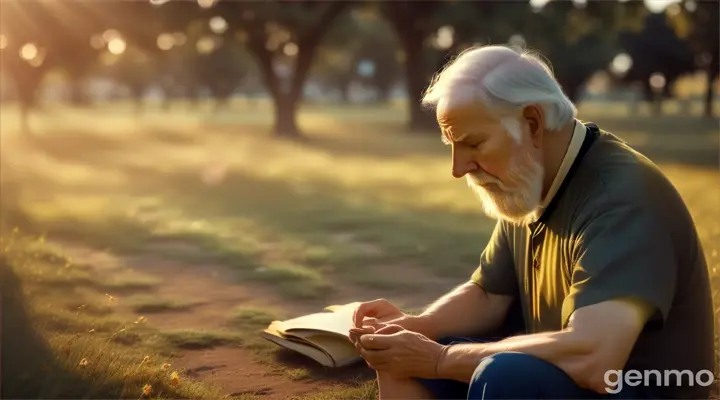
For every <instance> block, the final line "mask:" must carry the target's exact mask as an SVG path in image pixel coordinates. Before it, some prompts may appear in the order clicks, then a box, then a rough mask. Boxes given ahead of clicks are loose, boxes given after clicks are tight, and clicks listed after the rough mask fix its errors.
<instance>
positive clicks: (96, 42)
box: [90, 35, 105, 50]
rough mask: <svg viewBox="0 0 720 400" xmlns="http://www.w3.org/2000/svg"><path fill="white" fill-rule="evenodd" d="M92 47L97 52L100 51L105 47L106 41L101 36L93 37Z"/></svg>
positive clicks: (91, 38)
mask: <svg viewBox="0 0 720 400" xmlns="http://www.w3.org/2000/svg"><path fill="white" fill-rule="evenodd" d="M90 47H92V48H93V49H95V50H100V49H102V48H104V47H105V40H103V38H102V36H101V35H92V36H91V37H90Z"/></svg>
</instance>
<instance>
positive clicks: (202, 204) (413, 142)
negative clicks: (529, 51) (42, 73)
mask: <svg viewBox="0 0 720 400" xmlns="http://www.w3.org/2000/svg"><path fill="white" fill-rule="evenodd" d="M232 107H233V108H232V109H231V110H229V111H223V112H221V113H218V114H210V113H192V112H187V111H184V106H183V105H177V106H176V107H174V109H173V110H172V111H171V112H170V113H162V112H159V111H156V110H154V109H151V110H150V111H148V113H147V114H146V115H144V116H141V117H137V118H136V117H133V116H132V114H131V113H130V109H129V108H127V107H125V106H123V105H112V106H110V105H107V106H100V107H98V108H97V109H96V110H76V109H69V108H63V107H59V106H52V105H51V106H48V107H47V108H46V110H45V111H44V112H43V113H42V114H39V115H37V116H35V117H33V120H32V126H33V128H34V131H35V132H34V134H33V135H32V137H25V138H23V137H22V135H20V134H18V133H17V132H16V127H17V126H16V125H15V123H14V122H12V115H13V114H12V113H13V109H12V108H11V107H7V108H4V109H3V118H2V119H1V121H0V124H1V125H0V127H2V130H3V132H2V135H1V136H0V140H2V147H0V149H1V151H2V160H1V162H2V169H1V170H0V177H1V178H2V184H3V190H2V201H3V215H2V216H3V218H2V221H0V222H2V225H3V228H4V235H3V246H2V247H3V249H4V250H3V252H4V254H5V255H6V258H7V264H8V265H9V266H10V267H11V268H9V269H7V270H8V271H14V272H13V274H14V275H16V276H17V277H18V279H19V281H20V282H23V283H25V285H26V286H25V288H24V289H22V290H21V289H18V290H20V292H22V293H23V294H24V297H25V301H24V302H23V303H22V304H25V305H27V307H28V308H29V314H30V316H31V322H27V323H25V324H24V325H23V324H18V325H17V326H18V328H17V329H18V330H20V329H27V332H32V331H37V332H39V333H40V334H41V337H40V338H38V340H37V343H42V342H43V340H42V338H44V339H49V341H50V347H49V349H46V350H47V351H46V353H48V354H49V355H48V357H49V359H58V360H63V362H61V363H60V365H59V366H58V368H57V370H58V371H66V372H64V373H67V374H69V375H68V376H74V377H80V378H84V380H83V379H79V381H72V382H74V383H72V385H74V386H67V385H64V384H62V383H57V381H58V380H59V378H57V377H56V378H54V379H55V380H53V381H52V382H55V383H53V385H54V386H53V385H49V386H48V385H46V386H43V383H42V382H38V381H32V380H30V381H28V382H32V383H33V384H25V386H23V390H30V391H33V390H38V388H41V389H42V390H44V392H42V395H44V396H46V397H51V396H53V395H56V394H57V393H67V392H69V393H72V394H73V395H76V396H82V395H84V394H79V392H82V393H93V394H95V395H96V397H104V398H107V397H117V396H125V397H133V396H134V398H137V397H138V396H139V395H140V392H141V391H142V387H143V385H144V384H145V383H149V384H151V385H153V386H154V387H155V390H154V391H153V392H152V394H151V396H156V395H158V392H159V390H161V388H162V390H164V393H166V396H189V397H196V396H200V395H202V396H206V397H214V395H215V394H216V393H217V392H214V391H215V390H217V391H221V392H223V393H234V394H235V396H234V397H235V398H243V399H250V398H263V399H271V398H286V397H288V396H298V397H302V398H315V399H330V398H357V399H363V398H374V387H373V383H372V381H371V380H368V378H369V377H370V375H369V374H368V371H367V370H365V369H363V368H355V369H350V370H347V371H342V372H333V371H323V370H322V369H318V368H315V367H313V366H312V365H308V364H307V363H306V362H303V361H302V360H297V359H295V358H293V357H290V356H288V355H287V354H282V353H279V354H278V353H277V352H276V351H275V349H274V348H272V347H271V346H269V345H268V344H266V343H264V342H262V341H259V340H258V339H257V337H256V335H255V333H256V332H257V330H258V329H260V328H262V327H264V326H265V325H267V323H269V322H270V321H272V320H273V319H277V318H283V317H286V316H291V315H296V314H297V313H301V312H307V311H313V310H319V309H320V308H322V307H323V306H325V305H327V304H337V303H342V302H350V301H356V300H368V299H372V298H376V297H380V296H382V297H387V298H390V299H393V300H395V301H397V302H398V303H399V304H400V305H402V306H404V307H406V308H409V309H416V308H419V307H422V306H423V305H425V304H427V303H428V302H430V301H432V300H433V299H434V298H436V296H438V295H439V294H441V293H443V292H445V291H446V290H448V289H450V288H451V287H453V286H455V285H457V284H458V283H460V282H461V281H462V280H464V279H466V278H467V277H468V276H469V274H470V273H471V272H472V270H473V269H474V266H475V264H476V262H477V259H478V257H479V254H480V252H481V251H482V249H483V247H484V245H485V242H486V241H487V238H488V237H489V234H490V231H491V229H492V226H493V222H492V221H490V220H489V219H487V218H486V217H484V216H483V215H482V214H481V211H480V210H479V207H478V205H477V203H476V200H475V199H474V198H473V197H472V196H471V194H470V192H469V191H468V189H467V188H466V186H465V183H464V181H462V180H454V179H452V177H451V175H450V163H449V153H448V149H447V148H445V147H444V146H443V145H442V144H441V143H440V140H439V136H438V134H431V135H428V134H424V135H410V134H407V133H403V123H404V120H405V110H404V109H403V108H402V107H399V106H393V107H360V106H354V107H344V108H343V107H334V108H330V107H321V106H307V107H305V108H304V110H303V112H302V114H301V117H300V122H301V125H302V127H303V128H304V130H305V131H306V132H307V139H306V140H303V141H286V140H282V141H281V140H277V139H273V138H272V137H270V136H269V134H268V130H269V124H270V122H271V113H270V112H269V109H268V108H267V106H266V105H264V104H259V105H248V104H245V103H243V102H237V103H235V104H233V106H232ZM676 111H677V110H676ZM581 112H582V114H581V118H582V119H585V120H592V121H594V122H597V123H599V124H600V125H601V126H603V127H605V128H607V129H609V130H611V131H613V132H615V133H616V134H618V135H619V136H621V137H624V138H626V139H627V140H628V141H630V142H631V144H637V146H638V147H639V148H640V149H641V150H647V153H648V155H650V156H651V157H653V158H654V159H656V160H657V162H659V163H660V164H661V165H662V166H663V168H664V169H665V170H666V171H667V173H668V175H669V176H670V178H671V179H672V180H673V182H675V183H676V185H677V186H678V188H679V190H680V191H681V193H682V194H683V196H684V198H685V199H686V201H687V202H688V204H689V206H690V208H691V211H692V213H693V216H694V218H695V219H696V221H697V223H698V230H699V232H700V235H701V238H702V240H703V244H704V246H705V251H706V255H707V257H708V261H709V263H710V268H711V271H712V273H713V279H714V285H715V286H714V288H715V292H716V293H715V295H716V299H717V298H718V297H717V296H718V293H717V292H718V290H720V272H718V267H720V259H719V258H718V250H719V249H720V222H718V221H720V209H718V207H717V204H720V185H718V182H719V178H720V173H718V162H717V157H718V153H719V151H718V149H720V145H719V144H718V138H719V135H718V133H720V132H718V125H717V121H707V120H701V119H698V118H694V117H687V116H682V115H678V113H677V112H674V111H673V105H672V104H670V105H669V106H668V110H667V112H668V114H669V115H670V116H665V117H661V118H652V117H649V116H643V115H634V116H633V118H626V115H627V113H626V112H625V111H624V108H623V106H622V105H617V104H595V103H593V104H588V105H586V106H584V107H583V108H582V109H581ZM15 227H18V229H17V230H16V231H15V233H14V234H13V233H12V232H13V229H14V228H15ZM40 235H42V239H38V237H39V236H40ZM8 243H13V244H12V246H9V247H8ZM48 254H50V255H51V256H48ZM21 322H22V321H21ZM136 322H138V323H136ZM5 326H9V325H8V324H6V325H5ZM92 329H94V331H93V332H92V334H91V333H89V331H90V330H92ZM121 329H124V330H123V331H120V330H121ZM118 332H120V333H118ZM74 337H77V338H78V339H73V338H74ZM67 343H70V345H68V344H67ZM80 343H82V344H80ZM66 346H69V347H66ZM65 348H71V349H72V350H67V354H66V355H65V356H63V354H65V353H63V352H64V351H66V350H65ZM131 348H132V349H134V350H133V351H132V352H130V351H128V350H127V349H131ZM87 349H90V350H91V355H89V356H88V355H84V353H83V352H82V351H83V350H87ZM105 349H108V350H105ZM108 352H109V353H108ZM107 354H115V356H113V357H118V358H117V360H115V359H114V358H112V357H110V358H108V357H109V356H107ZM144 355H148V356H149V357H150V358H151V359H152V360H153V364H151V365H149V366H148V365H147V364H146V363H145V362H143V363H142V364H141V366H139V367H138V368H132V367H130V366H134V364H133V363H135V362H138V360H139V361H142V360H143V357H144ZM58 357H59V358H58ZM82 358H91V359H92V361H93V365H97V368H94V369H92V370H90V369H88V368H87V367H86V366H80V360H81V359H82ZM113 360H115V361H113ZM160 360H162V362H161V361H160ZM165 362H167V363H169V364H172V366H169V367H168V369H167V370H165V369H162V364H163V363H165ZM34 367H37V368H40V367H39V366H37V365H35V366H34ZM146 367H147V368H146ZM18 368H20V367H18ZM28 368H29V367H28ZM113 368H114V370H118V371H120V372H112V371H113ZM176 368H177V369H176ZM9 370H10V367H7V366H5V369H4V372H5V373H6V374H7V372H8V371H9ZM173 371H177V372H178V378H179V380H180V381H181V384H174V383H173V380H172V379H171V378H170V374H171V373H172V372H173ZM58 374H60V373H58ZM57 376H58V377H59V376H65V375H57ZM98 376H100V377H102V378H97V377H98ZM28 379H30V378H28ZM35 379H36V378H35ZM88 379H90V381H91V382H94V385H95V386H93V385H90V386H87V385H85V386H83V384H81V383H77V382H87V381H88ZM18 382H20V381H18ZM144 382H145V383H144ZM191 382H192V383H191ZM213 385H214V386H213ZM3 386H5V387H6V385H5V380H3ZM18 390H20V389H18ZM123 390H124V391H125V392H123ZM173 390H174V392H171V391H173ZM28 393H29V392H28ZM33 393H37V392H33ZM121 393H125V394H121ZM171 393H172V394H171ZM303 396H304V397H303ZM313 396H314V397H313ZM91 397H92V396H91ZM153 398H154V397H153Z"/></svg>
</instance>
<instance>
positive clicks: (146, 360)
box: [142, 356, 150, 364]
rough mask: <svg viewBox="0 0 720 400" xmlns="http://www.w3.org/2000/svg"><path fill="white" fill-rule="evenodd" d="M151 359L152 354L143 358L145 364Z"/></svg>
mask: <svg viewBox="0 0 720 400" xmlns="http://www.w3.org/2000/svg"><path fill="white" fill-rule="evenodd" d="M149 361H150V356H145V357H143V360H142V362H143V364H144V363H146V362H149Z"/></svg>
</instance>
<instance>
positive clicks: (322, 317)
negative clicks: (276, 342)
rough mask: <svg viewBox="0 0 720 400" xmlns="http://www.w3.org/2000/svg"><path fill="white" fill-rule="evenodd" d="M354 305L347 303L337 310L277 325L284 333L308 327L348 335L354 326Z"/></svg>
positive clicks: (305, 316) (304, 316) (308, 328)
mask: <svg viewBox="0 0 720 400" xmlns="http://www.w3.org/2000/svg"><path fill="white" fill-rule="evenodd" d="M354 310H355V307H354V306H351V305H347V306H344V307H340V308H338V309H336V310H335V312H322V313H315V314H309V315H303V316H301V317H297V318H293V319H289V320H287V321H283V322H281V323H279V324H277V326H276V327H275V328H276V329H278V330H279V331H280V332H282V333H286V332H289V331H291V330H294V329H307V330H316V331H323V332H332V333H335V334H338V335H342V336H345V337H348V334H349V331H350V328H352V327H353V319H352V317H353V312H354Z"/></svg>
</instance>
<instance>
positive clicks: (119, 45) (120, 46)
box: [108, 38, 127, 55]
mask: <svg viewBox="0 0 720 400" xmlns="http://www.w3.org/2000/svg"><path fill="white" fill-rule="evenodd" d="M126 48H127V44H126V43H125V41H124V40H123V39H122V38H115V39H112V40H111V41H109V42H108V51H109V52H110V53H112V54H115V55H120V54H122V53H124V52H125V49H126Z"/></svg>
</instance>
